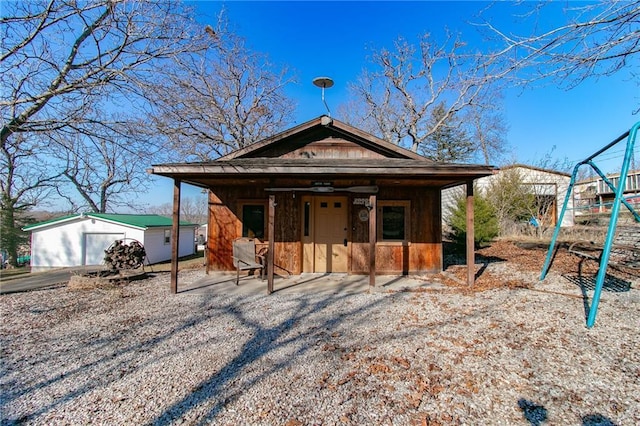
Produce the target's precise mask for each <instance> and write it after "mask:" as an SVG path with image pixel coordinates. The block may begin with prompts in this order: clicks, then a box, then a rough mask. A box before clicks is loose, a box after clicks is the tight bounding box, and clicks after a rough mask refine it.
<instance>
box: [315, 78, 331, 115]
mask: <svg viewBox="0 0 640 426" xmlns="http://www.w3.org/2000/svg"><path fill="white" fill-rule="evenodd" d="M313 84H314V85H315V86H317V87H320V88H322V102H323V103H324V106H325V108H327V114H328V115H329V118H331V111H330V110H329V106H328V105H327V102H326V101H325V100H324V89H325V88H326V89H328V88H330V87H332V86H333V80H331V79H330V78H329V77H316V78H314V79H313Z"/></svg>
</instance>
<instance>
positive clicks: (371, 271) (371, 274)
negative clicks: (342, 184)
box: [369, 194, 378, 287]
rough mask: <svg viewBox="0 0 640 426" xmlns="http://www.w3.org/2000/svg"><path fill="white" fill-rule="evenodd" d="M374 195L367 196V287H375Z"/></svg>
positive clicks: (375, 214) (375, 228) (375, 236)
mask: <svg viewBox="0 0 640 426" xmlns="http://www.w3.org/2000/svg"><path fill="white" fill-rule="evenodd" d="M377 211H378V209H377V206H376V195H375V194H372V195H370V196H369V287H375V286H376V240H377V238H378V236H377V235H376V233H377V227H376V224H377V219H376V216H377Z"/></svg>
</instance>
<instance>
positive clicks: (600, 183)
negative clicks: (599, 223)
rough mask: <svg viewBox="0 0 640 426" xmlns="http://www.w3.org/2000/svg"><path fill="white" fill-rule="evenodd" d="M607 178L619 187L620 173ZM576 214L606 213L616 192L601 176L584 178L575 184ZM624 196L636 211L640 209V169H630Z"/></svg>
mask: <svg viewBox="0 0 640 426" xmlns="http://www.w3.org/2000/svg"><path fill="white" fill-rule="evenodd" d="M607 179H608V180H609V181H610V182H611V183H612V184H613V186H614V187H616V188H617V187H618V185H619V184H620V173H616V174H610V175H608V176H607ZM575 194H576V195H575V198H576V214H588V213H605V212H608V211H609V210H611V206H612V205H613V200H614V199H615V193H614V192H613V190H612V189H611V188H610V187H609V185H607V184H606V183H605V181H604V179H602V178H601V177H594V178H589V179H584V180H581V181H579V182H576V184H575ZM624 198H625V199H626V200H627V202H628V203H629V204H631V205H632V206H633V207H634V208H635V209H636V211H637V210H639V209H640V170H630V171H629V172H628V173H627V180H626V182H625V186H624Z"/></svg>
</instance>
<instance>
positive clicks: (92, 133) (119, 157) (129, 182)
mask: <svg viewBox="0 0 640 426" xmlns="http://www.w3.org/2000/svg"><path fill="white" fill-rule="evenodd" d="M102 117H103V118H102V121H101V122H100V123H94V124H93V126H84V127H83V128H82V129H79V130H78V131H76V132H73V133H71V134H69V135H67V136H66V137H65V138H63V139H62V140H57V139H54V140H52V141H51V145H58V146H59V147H60V149H54V150H53V154H54V155H56V156H57V159H58V160H59V167H60V168H61V170H62V172H61V175H62V176H63V177H64V178H65V182H66V183H67V185H59V186H58V187H57V192H58V195H59V196H60V197H61V198H63V199H65V200H67V201H68V202H69V204H70V205H71V206H72V210H73V211H80V210H81V211H92V212H99V213H105V212H107V211H108V210H112V211H113V210H114V208H117V207H130V208H132V209H134V210H136V209H139V206H138V205H137V204H136V200H135V195H136V194H139V193H141V192H143V191H145V190H146V189H148V187H149V179H148V176H147V174H146V171H145V170H146V168H147V166H148V165H149V158H153V157H155V156H156V153H157V152H158V151H160V150H161V147H156V146H154V145H153V144H152V143H149V142H148V141H147V140H145V139H144V138H143V137H142V136H141V135H140V134H139V132H138V131H137V128H141V127H142V126H143V123H140V122H133V121H131V119H130V118H129V119H128V120H129V121H127V120H119V119H118V118H117V117H115V116H112V118H111V119H109V118H108V117H109V114H107V113H104V114H103V116H102ZM55 136H58V135H57V134H56V135H55ZM69 186H71V188H73V191H69V190H68V187H69ZM78 196H80V200H81V201H77V200H78Z"/></svg>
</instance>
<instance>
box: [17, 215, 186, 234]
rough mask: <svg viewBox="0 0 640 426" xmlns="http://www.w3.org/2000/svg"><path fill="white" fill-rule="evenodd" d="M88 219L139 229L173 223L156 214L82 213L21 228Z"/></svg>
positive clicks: (162, 226)
mask: <svg viewBox="0 0 640 426" xmlns="http://www.w3.org/2000/svg"><path fill="white" fill-rule="evenodd" d="M83 217H90V218H94V219H100V220H105V221H108V222H115V223H120V224H123V225H127V226H133V227H136V228H141V229H149V228H166V227H171V226H172V224H173V222H172V219H171V218H170V217H166V216H160V215H157V214H115V213H82V214H75V215H68V216H63V217H59V218H56V219H50V220H45V221H43V222H38V223H34V224H31V225H28V226H25V227H24V228H22V229H23V230H24V231H32V230H34V229H36V228H42V227H45V226H50V225H55V224H59V223H63V222H68V221H71V220H75V219H79V218H83ZM180 226H197V225H196V224H195V223H190V222H186V221H180Z"/></svg>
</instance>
